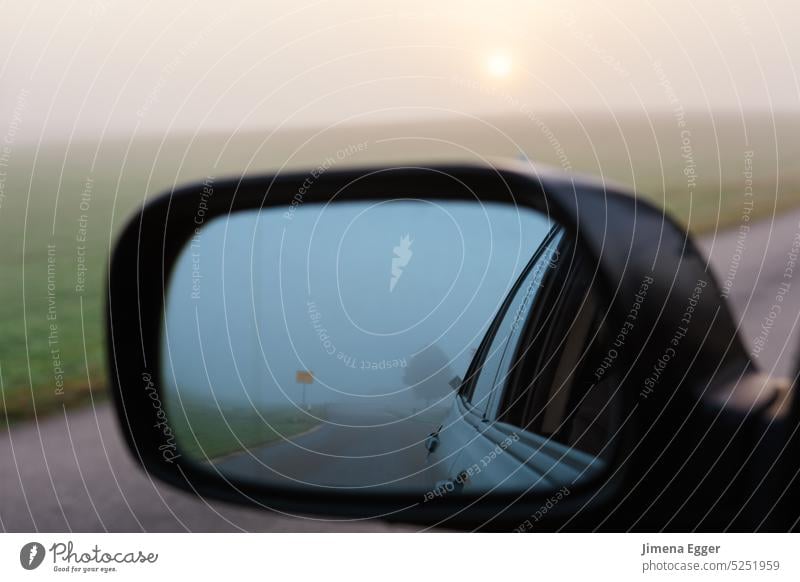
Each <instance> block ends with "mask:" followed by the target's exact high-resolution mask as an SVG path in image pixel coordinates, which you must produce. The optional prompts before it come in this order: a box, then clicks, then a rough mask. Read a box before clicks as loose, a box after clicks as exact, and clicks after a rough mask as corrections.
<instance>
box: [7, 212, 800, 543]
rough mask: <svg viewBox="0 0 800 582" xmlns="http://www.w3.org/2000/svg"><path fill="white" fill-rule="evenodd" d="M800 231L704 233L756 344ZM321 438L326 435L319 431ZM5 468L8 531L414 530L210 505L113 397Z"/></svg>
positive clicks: (41, 434)
mask: <svg viewBox="0 0 800 582" xmlns="http://www.w3.org/2000/svg"><path fill="white" fill-rule="evenodd" d="M798 233H800V211H795V212H793V213H790V214H787V215H784V216H782V217H780V218H778V219H775V221H774V222H773V221H767V222H762V223H760V224H758V225H753V227H752V228H751V229H750V230H749V232H747V233H745V234H744V235H742V234H741V233H740V232H739V231H738V230H737V229H734V230H733V231H728V232H725V233H722V234H720V235H717V236H711V237H706V238H704V239H703V240H701V241H699V242H700V246H701V247H702V248H704V249H705V250H706V252H707V253H709V254H710V257H711V262H712V265H713V267H714V270H715V271H716V272H717V275H718V279H719V280H720V282H721V283H725V282H726V281H728V282H729V283H730V288H731V293H730V299H731V304H732V306H733V308H734V312H735V313H736V315H737V318H738V320H739V321H740V323H741V329H742V337H743V338H744V340H745V342H746V343H747V344H748V345H749V346H752V345H753V340H754V339H755V338H757V337H758V336H759V335H760V334H762V333H763V328H762V325H763V324H764V321H765V318H770V311H771V307H772V305H773V304H774V303H775V296H776V294H777V293H778V288H779V287H778V286H779V285H780V283H781V282H783V281H786V280H787V279H785V277H784V274H785V272H786V267H787V260H788V258H789V257H788V256H787V253H789V252H790V251H791V249H792V241H793V240H794V239H795V237H796V236H798ZM796 269H797V270H798V272H797V273H793V276H796V277H798V278H800V266H798V267H796ZM789 281H790V282H791V283H792V289H791V291H790V293H789V294H788V295H787V296H786V298H785V300H784V301H783V303H782V308H781V309H782V311H781V313H780V316H779V317H777V318H774V319H771V320H770V323H769V325H768V326H767V329H768V332H767V334H766V340H765V348H764V350H763V351H762V352H761V354H760V356H759V358H758V361H759V363H760V365H761V367H762V368H763V369H764V370H766V371H771V372H772V373H773V374H776V375H787V374H790V373H792V371H793V368H794V364H795V354H796V353H797V344H798V334H797V332H796V330H797V328H798V326H797V319H798V316H799V315H800V280H797V281H791V279H789ZM308 436H309V437H311V436H312V435H311V434H309V435H308ZM327 436H328V437H330V436H331V435H330V434H329V435H327ZM321 437H326V435H325V434H321V435H318V436H317V437H314V438H321ZM326 438H327V437H326ZM334 438H337V439H340V438H345V439H346V438H349V436H347V435H344V434H340V435H338V436H335V435H334ZM404 438H405V437H404ZM323 440H324V439H323ZM365 446H367V445H365ZM367 450H368V449H367ZM274 452H275V451H273V452H272V453H269V452H265V451H262V452H261V453H260V454H264V455H269V454H273V453H274ZM0 467H2V471H1V472H0V529H2V530H5V531H14V532H29V531H80V532H93V531H184V530H185V531H240V530H245V531H403V530H411V529H413V528H406V527H403V526H392V525H387V524H384V523H380V522H375V521H352V520H345V521H342V520H339V521H334V520H330V519H321V518H315V517H308V516H304V517H293V516H287V515H282V514H279V513H275V512H269V511H254V510H247V509H242V508H239V507H233V506H230V505H226V504H221V503H207V502H205V501H203V500H199V499H196V498H193V497H191V496H189V495H186V494H184V493H181V492H178V491H175V490H172V489H171V488H169V487H167V486H163V485H160V484H158V483H155V482H153V481H151V480H150V479H149V478H148V477H147V476H146V475H144V473H142V472H141V471H140V470H139V469H138V467H137V466H136V464H135V463H134V461H133V459H132V458H131V456H130V454H129V453H128V452H127V450H126V449H125V447H124V445H123V442H122V439H121V436H120V433H119V431H118V429H117V427H116V425H115V423H114V420H113V419H112V417H111V411H110V409H109V406H108V405H107V404H101V405H98V406H96V407H93V408H89V409H83V410H74V411H68V412H65V413H64V414H62V415H56V416H51V417H48V418H45V419H42V420H41V421H40V422H31V423H26V424H19V425H16V426H14V427H12V428H11V429H9V430H8V432H7V433H6V434H4V435H2V436H0ZM289 468H291V464H290V465H289Z"/></svg>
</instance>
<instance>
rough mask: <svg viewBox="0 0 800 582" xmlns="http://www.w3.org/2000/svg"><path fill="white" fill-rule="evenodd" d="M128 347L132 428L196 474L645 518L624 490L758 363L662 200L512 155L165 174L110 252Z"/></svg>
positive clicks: (114, 298)
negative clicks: (445, 162) (486, 162)
mask: <svg viewBox="0 0 800 582" xmlns="http://www.w3.org/2000/svg"><path fill="white" fill-rule="evenodd" d="M475 346H479V347H477V348H476V347H475ZM108 347H109V359H110V368H111V373H112V385H113V393H114V399H115V402H116V409H117V413H118V415H119V420H120V423H121V425H122V426H123V429H124V431H125V433H126V436H127V442H128V444H129V446H130V448H131V451H132V452H133V454H134V455H135V456H136V457H137V458H138V459H139V461H140V462H141V464H142V465H143V466H144V468H145V469H146V470H147V471H149V472H150V473H152V474H153V475H155V476H157V477H159V478H161V479H163V480H165V481H167V482H169V483H171V484H173V485H175V486H177V487H180V488H182V489H185V490H187V491H191V492H193V493H196V494H199V495H204V496H208V497H213V498H219V499H225V500H229V501H235V502H238V503H243V504H247V505H255V506H261V507H265V508H271V509H277V510H281V511H289V512H298V513H315V514H327V515H334V516H341V517H346V518H377V517H381V518H387V519H396V520H402V521H407V522H417V523H425V524H441V525H444V526H447V527H485V528H490V529H515V528H517V529H518V528H519V527H520V524H521V523H524V522H525V521H526V520H529V518H530V516H531V515H534V514H536V512H537V511H538V512H539V513H540V514H541V511H540V509H541V507H543V506H547V507H551V506H553V502H552V499H553V498H554V497H555V496H557V497H558V503H557V504H555V506H553V509H552V510H548V512H546V514H547V515H543V516H541V518H540V519H538V520H537V525H536V527H539V528H543V529H559V528H579V529H580V528H609V529H621V528H627V527H630V525H631V524H630V519H631V518H630V516H631V515H633V513H631V512H625V511H617V510H615V509H614V508H620V507H628V505H629V504H634V503H639V504H642V507H645V505H646V504H645V503H644V501H643V498H642V497H641V493H640V492H641V491H642V487H645V486H648V485H650V484H652V482H653V481H652V480H653V479H663V478H664V476H665V475H667V474H668V473H669V471H670V470H674V467H675V465H674V464H672V463H677V462H678V460H680V461H684V459H679V458H678V457H676V456H675V455H677V453H676V452H675V451H674V450H673V448H672V447H673V446H674V444H673V441H674V437H675V436H676V430H677V429H678V428H680V427H681V422H682V421H685V419H686V415H687V414H689V415H694V418H696V419H697V421H696V423H695V424H693V425H692V426H691V429H692V430H691V431H689V430H684V431H683V432H682V433H680V441H679V442H680V443H685V439H691V438H693V435H696V434H698V433H701V432H702V431H703V430H707V429H708V427H709V421H708V418H710V416H708V417H707V416H704V414H706V413H705V412H703V413H701V412H698V410H706V409H707V408H708V410H711V408H709V407H707V406H706V405H705V398H706V396H705V395H706V394H708V393H712V392H713V393H714V394H715V396H716V397H718V396H719V395H720V394H725V393H726V392H725V391H727V390H732V389H733V388H731V384H730V382H727V381H726V383H725V384H724V385H723V384H719V383H717V382H716V379H718V378H720V377H722V376H724V378H725V379H726V380H727V379H730V378H733V379H734V380H735V378H736V377H737V375H739V376H741V375H742V374H747V373H749V371H750V370H752V368H753V366H752V362H751V361H750V358H749V357H748V355H747V353H746V351H745V350H744V348H743V346H742V344H741V342H740V340H739V338H738V336H737V331H736V326H735V325H734V323H733V321H732V319H731V317H730V315H729V312H728V310H727V307H726V306H725V304H724V300H723V299H722V298H721V294H720V292H719V289H718V288H717V286H716V284H715V282H714V279H713V277H712V275H711V274H710V273H709V272H708V270H707V265H706V264H705V262H704V261H703V260H702V258H701V257H700V255H699V254H698V253H697V251H696V250H695V249H694V247H693V245H692V243H691V241H690V240H689V239H688V237H687V235H686V234H685V232H683V231H682V230H681V229H680V228H679V227H677V226H676V225H675V224H674V223H672V222H671V221H670V220H668V219H667V218H665V217H664V215H663V213H662V212H661V211H658V210H656V209H654V208H652V207H650V206H647V205H645V204H643V203H642V202H641V201H638V200H637V199H636V198H634V197H632V196H630V195H628V194H626V193H624V192H620V191H617V190H614V189H609V188H608V187H607V186H605V185H602V184H598V183H594V182H591V181H585V180H578V179H575V178H573V177H569V176H564V175H559V174H535V173H532V172H531V170H530V168H529V167H528V166H527V165H524V164H517V163H513V162H508V163H503V164H498V165H492V166H486V167H473V166H455V167H449V166H448V167H441V166H435V167H424V168H422V167H408V168H405V167H393V168H372V169H365V170H347V171H329V172H326V173H324V174H322V175H312V174H302V173H298V174H289V175H284V174H279V175H274V176H264V177H254V178H242V179H239V180H230V181H214V180H210V179H209V180H207V181H206V182H204V183H202V184H198V185H195V186H190V187H187V188H184V189H182V190H179V191H175V192H172V193H169V194H167V195H164V196H162V197H160V198H157V199H156V200H154V201H153V202H151V203H149V204H148V205H147V206H145V207H144V208H143V209H142V211H141V212H140V213H139V214H138V215H137V216H135V217H134V219H133V220H132V221H131V222H130V223H129V224H128V226H127V227H126V229H125V230H124V232H123V233H122V236H121V237H120V239H119V242H118V244H117V247H116V249H115V252H114V255H113V258H112V262H111V271H110V277H109V294H108ZM679 355H680V357H681V358H683V359H684V361H685V362H689V363H688V364H686V365H684V364H681V365H680V366H678V365H674V361H675V358H677V357H678V356H679ZM670 362H673V364H671V363H670ZM687 366H688V369H687ZM721 371H724V373H723V372H721ZM462 378H463V380H462ZM734 384H735V382H734ZM451 388H452V389H454V390H452V389H451ZM716 401H717V400H715V402H716ZM698 403H702V406H700V408H699V409H698ZM709 406H710V405H709ZM707 414H708V415H710V414H711V412H708V413H707ZM684 424H685V423H684ZM437 427H438V428H437ZM671 438H672V439H673V440H670V439H671ZM659 454H660V456H659ZM662 485H663V483H662ZM679 486H680V487H686V486H687V485H686V483H684V482H682V481H677V482H676V483H675V487H676V490H677V488H678V487H679ZM656 507H660V506H656ZM653 515H656V516H657V515H660V514H658V513H657V512H654V513H653ZM671 515H673V517H674V515H675V514H674V512H673V513H672V514H671ZM659 519H661V518H660V517H659ZM687 519H689V518H688V517H687ZM648 524H649V522H643V523H640V524H638V525H642V526H643V527H646V526H647V525H648Z"/></svg>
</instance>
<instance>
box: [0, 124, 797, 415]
mask: <svg viewBox="0 0 800 582" xmlns="http://www.w3.org/2000/svg"><path fill="white" fill-rule="evenodd" d="M684 130H688V131H689V133H688V134H686V133H684V134H683V135H682V133H681V132H682V131H684ZM315 133H316V131H311V130H308V131H301V130H296V131H293V132H291V133H284V134H281V135H279V136H278V135H275V136H271V135H270V133H269V132H268V131H264V132H263V133H260V134H259V133H253V132H251V133H247V134H238V135H236V136H234V137H232V138H231V139H228V138H229V137H230V136H227V135H204V136H202V137H201V138H197V139H192V138H191V136H183V137H172V138H170V139H169V140H168V141H166V142H164V143H162V142H161V140H159V139H155V138H147V139H137V140H135V141H133V142H132V143H128V142H127V141H124V140H117V141H105V142H103V143H102V144H100V145H99V147H98V146H97V145H96V144H89V143H73V144H72V145H70V146H67V144H65V143H48V144H45V146H44V147H42V148H41V149H39V150H38V151H37V150H36V149H35V148H34V147H32V146H25V145H23V144H17V145H15V146H14V148H13V151H11V153H10V159H9V161H8V165H7V167H5V168H3V170H4V172H5V173H4V174H2V175H0V179H2V190H0V194H2V196H0V232H2V251H0V267H1V268H2V277H0V322H1V323H0V326H1V327H0V330H2V331H0V379H2V387H3V390H2V406H3V413H2V414H0V422H2V423H6V422H14V421H18V420H20V419H27V418H31V417H33V415H34V414H36V415H40V414H46V413H49V412H52V411H55V410H59V409H60V408H61V407H62V406H64V405H75V404H79V403H85V402H87V401H89V400H90V398H96V399H100V398H103V395H104V393H105V388H106V384H107V380H106V365H105V361H104V358H105V356H104V349H103V341H104V339H103V338H104V331H103V316H102V309H103V303H104V277H105V273H106V261H107V257H108V253H109V249H110V246H111V244H112V243H113V240H114V239H115V238H116V236H117V234H118V232H119V229H120V226H121V224H122V223H123V222H124V220H125V219H126V217H127V216H129V215H130V213H131V212H133V210H134V209H135V208H136V207H138V206H139V205H140V204H141V203H142V202H143V201H144V200H145V199H146V198H147V197H148V196H152V195H154V194H156V193H158V192H160V191H163V190H165V189H168V188H169V187H170V186H171V185H172V184H181V183H184V182H187V181H193V180H202V179H203V178H205V177H206V176H208V175H213V176H215V177H221V176H227V175H237V174H241V173H243V172H247V173H257V172H265V171H270V170H274V169H276V168H279V167H281V166H283V165H285V166H284V167H285V168H295V169H296V168H302V167H306V166H312V165H317V164H319V163H321V162H322V161H323V160H324V159H325V158H326V157H335V156H336V152H337V151H338V150H340V149H343V148H346V147H347V146H351V145H355V144H364V146H363V147H362V148H360V151H359V152H358V153H357V154H355V155H352V156H349V157H347V159H345V160H343V161H341V162H337V163H339V164H340V165H344V164H354V165H359V164H374V163H381V162H389V163H397V162H405V161H412V162H413V161H430V160H437V161H455V160H463V159H469V158H470V156H471V155H472V154H470V153H469V152H470V151H472V152H476V153H478V154H480V155H484V156H511V157H518V155H519V151H520V150H522V151H525V152H526V153H527V155H528V156H529V158H530V159H532V160H535V161H537V162H543V163H549V164H552V165H554V166H556V167H563V168H567V169H571V170H575V171H580V172H586V173H589V174H594V175H602V176H603V177H604V178H606V179H610V180H613V181H616V182H621V183H623V184H626V185H629V186H632V187H635V188H636V190H637V191H638V192H639V193H641V196H642V197H643V198H645V199H647V200H650V201H653V202H655V203H656V204H658V205H661V206H664V207H666V208H667V209H668V210H669V211H670V212H671V213H673V214H674V215H675V216H676V217H677V218H678V219H679V220H681V221H682V222H683V223H684V224H686V225H688V227H689V228H690V229H691V230H692V231H694V232H696V233H700V232H709V231H713V230H714V229H715V228H725V227H729V226H732V225H735V224H737V223H738V222H739V221H740V220H741V215H742V209H743V204H744V201H745V198H744V189H745V185H746V184H745V175H744V172H745V170H746V165H745V163H746V162H745V158H746V157H748V156H750V157H751V160H752V185H753V190H754V196H753V200H754V206H753V214H754V215H755V216H759V217H766V216H769V215H771V214H772V213H773V212H775V211H781V210H783V209H785V208H788V207H792V206H796V205H797V204H798V203H800V165H799V164H797V163H796V160H797V159H798V155H800V143H798V141H800V140H798V136H800V121H799V120H798V119H797V118H796V117H795V118H791V117H789V116H784V117H781V118H779V119H778V120H777V121H774V120H772V119H770V118H768V117H766V116H753V117H749V118H747V119H745V120H742V119H740V118H738V117H735V116H729V117H724V116H723V117H718V118H715V119H710V118H708V117H696V118H687V120H685V127H684V128H680V127H678V120H677V119H676V118H675V117H673V116H671V115H664V116H662V117H659V118H656V119H654V120H648V119H647V118H644V117H633V116H630V117H626V118H622V119H618V120H613V119H597V118H584V119H580V120H568V119H565V118H558V117H553V118H546V117H545V118H542V119H538V118H532V117H530V116H528V117H525V116H522V117H519V118H507V119H500V120H494V121H493V122H492V123H491V124H487V123H484V122H481V121H476V120H469V119H462V120H458V121H454V122H445V121H442V122H435V123H433V122H431V123H423V122H418V123H413V124H405V125H401V126H386V127H369V128H367V127H364V128H358V127H355V128H349V129H337V130H335V131H333V130H331V131H324V132H322V133H320V134H319V135H317V136H315V137H314V138H313V139H311V140H310V141H308V140H309V138H311V137H312V136H314V134H315ZM686 139H688V145H689V149H688V152H689V153H690V159H687V157H684V156H685V155H686V153H687V150H686V148H685V146H686ZM307 141H308V143H306V142H307ZM682 146H684V149H683V150H682ZM749 152H752V154H751V153H749ZM688 171H691V172H694V176H695V177H694V178H692V180H691V184H690V180H689V179H688V176H687V172H688ZM90 388H91V389H90Z"/></svg>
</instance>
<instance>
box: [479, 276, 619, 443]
mask: <svg viewBox="0 0 800 582" xmlns="http://www.w3.org/2000/svg"><path fill="white" fill-rule="evenodd" d="M584 267H585V265H583V266H578V267H576V268H575V269H570V270H569V272H568V273H564V274H559V275H558V278H559V282H558V286H559V289H558V291H560V292H558V293H551V294H550V295H555V297H552V298H551V297H548V298H546V299H544V298H543V299H542V300H543V301H547V302H550V301H552V303H553V304H552V305H549V304H547V303H545V304H544V309H542V310H541V313H540V314H539V315H538V316H537V318H536V319H534V320H532V321H530V322H529V323H528V324H527V325H526V326H525V327H526V328H527V329H529V330H530V331H526V332H524V333H525V335H524V336H521V342H523V343H529V345H530V349H528V350H525V352H527V354H524V355H523V353H522V351H521V350H520V345H517V346H515V347H514V348H513V349H512V347H511V346H509V347H508V348H507V350H506V352H507V354H509V357H510V358H516V359H518V360H520V362H519V374H518V376H517V377H515V378H514V383H513V385H512V384H511V383H510V382H509V383H506V384H505V389H504V390H500V389H498V390H496V391H495V394H494V396H493V397H492V398H493V399H494V400H495V402H493V404H492V407H493V408H494V409H498V408H499V409H500V412H501V414H499V415H497V416H500V420H502V421H504V422H507V423H510V424H514V425H516V426H519V427H521V428H523V429H525V430H526V431H528V432H530V433H534V434H536V435H539V436H543V437H546V438H548V439H549V440H551V441H554V442H558V443H561V444H563V445H567V446H569V447H572V448H574V449H577V450H580V451H583V452H586V453H590V454H593V455H599V454H604V453H606V452H607V450H606V449H607V448H608V447H607V446H606V445H607V443H608V442H609V440H610V439H611V438H613V434H612V432H613V431H612V427H613V426H614V422H615V414H616V410H617V407H616V406H615V399H616V398H617V397H616V382H615V378H614V377H613V375H612V376H609V377H604V378H603V379H602V380H601V381H597V379H596V378H595V374H594V370H595V369H596V368H597V366H598V365H599V364H598V360H599V359H600V358H602V357H604V356H605V353H606V350H604V349H602V348H603V346H606V345H607V342H605V341H604V339H603V337H604V336H605V335H606V334H605V330H603V329H602V326H601V325H600V320H601V319H602V309H601V302H600V300H599V299H598V297H597V296H596V294H595V293H594V292H593V291H589V292H588V293H587V292H586V290H587V289H590V288H591V286H590V281H589V279H590V277H591V274H590V273H588V272H587V271H586V269H585V268H584ZM561 279H563V281H562V280H561ZM552 312H557V313H563V314H567V316H565V317H558V318H548V313H552ZM542 319H544V321H542ZM540 327H546V329H547V333H546V334H543V335H540V336H539V337H538V338H537V339H536V340H531V339H530V338H529V337H528V335H529V334H533V333H534V331H533V330H535V329H538V328H540ZM517 341H518V343H519V342H520V338H518V340H517ZM523 358H524V359H523ZM516 363H517V362H516V361H511V362H510V363H509V364H508V365H503V366H501V372H500V373H501V374H502V370H503V369H506V370H507V373H508V374H509V375H510V372H511V370H512V367H513V366H514V364H516ZM498 384H499V382H498ZM490 408H491V407H490ZM490 412H491V413H494V410H490ZM492 418H494V416H492Z"/></svg>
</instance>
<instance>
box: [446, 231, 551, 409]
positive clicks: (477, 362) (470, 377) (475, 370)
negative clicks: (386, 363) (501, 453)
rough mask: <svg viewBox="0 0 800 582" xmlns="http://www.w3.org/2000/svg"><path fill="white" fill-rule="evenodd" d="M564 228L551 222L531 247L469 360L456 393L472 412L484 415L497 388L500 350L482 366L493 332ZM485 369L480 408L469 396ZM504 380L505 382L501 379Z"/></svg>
mask: <svg viewBox="0 0 800 582" xmlns="http://www.w3.org/2000/svg"><path fill="white" fill-rule="evenodd" d="M562 232H563V227H561V226H560V225H558V224H555V225H553V227H552V228H551V229H550V231H549V232H548V233H547V235H546V236H545V237H544V239H543V240H542V243H541V244H540V245H539V247H537V249H536V250H535V251H534V253H533V256H532V257H531V259H530V261H528V264H527V265H526V266H525V269H524V270H523V271H522V273H521V274H520V275H519V277H518V278H517V280H516V282H515V283H514V285H513V287H512V288H511V290H510V291H509V292H508V293H507V295H506V297H505V299H504V300H503V304H502V305H501V307H500V310H499V311H498V312H497V314H496V315H495V317H494V319H493V320H492V324H491V326H490V327H489V331H487V333H486V334H485V335H484V337H483V339H482V340H481V344H480V346H479V348H478V351H477V353H476V354H475V357H474V358H473V360H472V363H471V364H470V366H469V369H468V370H467V375H466V380H465V381H464V382H463V384H462V385H461V388H460V389H459V392H458V395H459V397H460V398H461V400H462V401H463V403H464V406H465V407H466V408H467V409H469V410H471V411H473V412H475V413H478V414H479V415H480V416H481V417H485V415H484V413H485V411H486V410H487V409H488V405H489V402H490V401H491V399H492V395H493V393H494V392H495V391H496V390H497V382H496V380H497V372H498V371H499V369H500V367H501V365H502V363H503V361H504V358H503V354H501V355H500V358H499V359H498V360H497V361H496V362H492V364H493V365H492V369H484V366H485V364H486V363H487V357H488V356H489V353H490V352H489V350H490V349H491V348H492V345H493V343H494V340H495V338H496V335H497V333H498V331H499V329H500V327H501V325H502V323H503V321H504V320H505V318H506V315H507V314H508V310H509V309H510V308H511V306H512V305H513V304H514V301H515V299H516V298H517V297H518V295H519V293H520V292H521V291H523V290H524V288H525V283H526V281H527V280H528V278H529V276H530V275H531V271H532V270H533V269H534V267H535V266H536V264H537V263H538V261H539V259H540V258H541V256H542V254H543V253H545V252H546V250H547V249H548V247H549V245H550V243H551V242H552V240H553V239H554V238H555V237H556V236H558V235H559V234H560V233H562ZM536 296H537V297H538V296H539V294H538V293H537V294H536ZM534 303H536V301H534V302H532V303H531V305H533V304H534ZM526 309H527V311H526V313H524V314H523V323H522V326H521V329H522V330H523V331H522V333H521V335H520V337H524V336H525V329H526V326H527V324H526V321H527V320H528V318H529V315H530V313H531V306H530V305H529V306H527V308H526ZM508 340H509V338H506V339H505V340H504V343H503V345H502V347H498V349H500V350H506V349H507V348H508V343H507V342H508ZM485 372H488V373H489V374H490V376H491V377H492V382H493V385H492V388H491V389H490V390H489V393H488V396H487V398H486V402H484V403H483V410H482V411H481V410H480V407H477V406H475V405H474V404H473V403H472V398H473V396H474V393H475V388H476V386H477V384H478V382H479V380H480V379H481V378H482V377H484V373H485ZM509 380H510V378H506V381H509ZM504 384H505V382H504Z"/></svg>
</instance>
